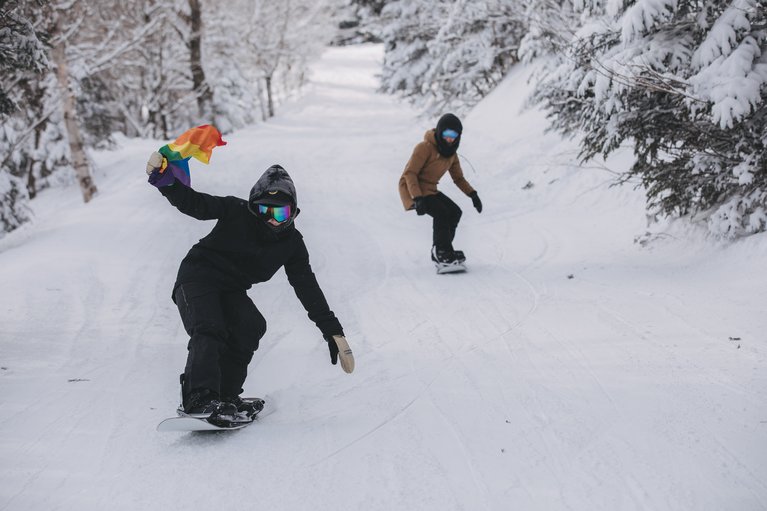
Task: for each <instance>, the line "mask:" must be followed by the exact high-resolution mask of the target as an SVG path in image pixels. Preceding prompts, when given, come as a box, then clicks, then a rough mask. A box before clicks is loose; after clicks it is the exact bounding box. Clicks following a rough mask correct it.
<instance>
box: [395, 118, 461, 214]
mask: <svg viewBox="0 0 767 511" xmlns="http://www.w3.org/2000/svg"><path fill="white" fill-rule="evenodd" d="M434 137H435V134H434V129H430V130H429V131H427V132H426V134H425V135H424V136H423V141H422V142H420V143H419V144H418V145H416V146H415V149H413V155H412V156H411V157H410V160H408V162H407V165H405V171H404V172H403V173H402V177H401V178H400V179H399V195H400V198H401V199H402V205H403V206H405V210H409V209H413V207H414V205H415V203H414V202H413V198H414V197H422V196H425V195H435V194H436V193H437V183H439V180H440V179H441V178H442V176H444V175H445V172H450V177H452V178H453V182H454V183H455V184H456V186H457V187H458V188H460V189H461V191H462V192H463V193H465V194H466V195H471V193H472V192H473V191H474V188H472V187H471V185H470V184H469V182H468V181H466V179H465V178H464V177H463V170H462V169H461V163H460V162H459V161H458V155H457V154H454V155H453V156H450V157H447V158H446V157H444V156H442V155H441V154H439V152H438V151H437V141H436V139H435V138H434Z"/></svg>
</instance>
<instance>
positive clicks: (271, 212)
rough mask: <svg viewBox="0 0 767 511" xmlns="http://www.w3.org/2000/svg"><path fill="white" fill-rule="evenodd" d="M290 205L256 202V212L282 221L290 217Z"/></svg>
mask: <svg viewBox="0 0 767 511" xmlns="http://www.w3.org/2000/svg"><path fill="white" fill-rule="evenodd" d="M290 212H291V209H290V205H286V206H272V205H270V204H258V214H259V215H261V216H265V217H268V218H274V219H275V220H276V221H277V222H280V223H282V222H284V221H285V220H287V219H288V218H290Z"/></svg>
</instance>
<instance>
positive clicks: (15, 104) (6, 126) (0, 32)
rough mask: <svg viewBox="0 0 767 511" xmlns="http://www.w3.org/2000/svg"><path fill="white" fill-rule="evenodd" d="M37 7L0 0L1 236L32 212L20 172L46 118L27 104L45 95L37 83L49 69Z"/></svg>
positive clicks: (28, 162)
mask: <svg viewBox="0 0 767 511" xmlns="http://www.w3.org/2000/svg"><path fill="white" fill-rule="evenodd" d="M41 11H42V9H41V8H40V6H39V5H37V4H35V3H34V2H27V1H24V0H18V1H15V0H11V1H8V0H0V126H1V128H0V235H2V233H4V232H8V231H11V230H13V229H15V228H16V227H18V226H19V225H21V224H22V223H23V222H25V221H27V220H28V219H29V216H30V213H29V207H28V201H29V192H28V190H27V187H26V185H25V182H24V175H25V172H27V171H28V169H29V168H30V167H31V165H32V152H33V151H34V145H33V144H32V143H31V142H32V141H34V139H35V138H36V137H35V136H34V133H35V131H36V130H37V131H38V132H39V131H41V130H42V129H43V125H44V122H45V121H44V119H43V120H40V119H39V118H38V117H39V112H37V111H35V110H34V109H30V108H28V105H29V104H30V103H32V102H35V101H37V100H38V99H39V98H40V97H41V96H42V95H44V93H43V92H42V91H43V89H42V88H41V87H40V86H39V81H40V80H41V78H42V77H44V76H45V73H46V71H47V69H48V67H49V62H48V57H47V54H46V51H47V49H46V46H45V43H46V41H47V38H48V36H49V34H47V33H46V32H45V31H42V30H40V29H38V28H37V27H36V26H35V25H36V21H37V20H38V19H39V18H40V17H41Z"/></svg>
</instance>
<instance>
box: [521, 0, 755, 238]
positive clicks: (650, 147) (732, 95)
mask: <svg viewBox="0 0 767 511" xmlns="http://www.w3.org/2000/svg"><path fill="white" fill-rule="evenodd" d="M579 3H580V5H577V6H578V8H579V12H580V14H581V19H580V29H579V30H578V31H577V32H576V33H575V35H574V37H573V38H572V39H571V40H570V41H569V42H568V43H567V44H566V45H561V44H560V45H558V46H559V47H558V49H559V50H560V52H561V53H560V54H561V57H560V58H559V59H558V61H557V63H556V66H554V67H553V68H551V69H550V71H549V74H548V75H547V76H546V77H545V78H544V79H543V80H542V81H541V82H540V84H539V86H538V87H537V91H536V95H535V100H537V101H538V102H540V103H541V104H543V105H544V107H545V108H546V109H547V110H548V111H549V115H550V118H551V120H552V124H553V126H554V127H555V128H556V129H558V130H560V131H561V132H562V133H564V134H567V135H571V136H572V135H575V134H582V135H583V137H582V140H581V157H582V158H583V159H585V160H587V159H589V158H592V157H594V156H595V155H597V154H602V155H604V156H606V155H608V154H610V153H611V152H612V151H614V150H615V149H616V148H617V147H618V146H619V145H620V144H621V143H623V142H624V141H631V142H632V143H633V147H634V153H635V156H636V161H635V163H634V165H633V166H632V168H631V170H630V172H629V173H628V174H626V175H625V176H624V180H629V179H632V178H638V179H639V181H640V182H641V183H642V185H644V187H645V188H646V190H647V198H648V207H649V209H650V211H651V212H654V213H656V214H663V215H673V216H679V215H692V214H702V215H704V216H705V217H706V218H708V221H709V227H710V229H711V231H712V232H714V233H717V234H720V235H725V236H738V235H743V234H748V233H753V232H757V231H762V230H764V229H765V228H766V227H767V214H766V210H767V172H766V171H765V167H766V166H767V150H766V148H767V135H766V134H767V110H766V106H765V91H766V87H767V61H766V60H765V57H767V55H765V50H767V44H766V42H767V19H765V16H766V12H767V11H765V9H764V8H763V5H762V6H761V7H760V5H759V2H758V1H757V0H734V1H733V2H730V3H727V4H725V3H723V2H704V1H698V0H636V1H626V2H624V1H618V0H613V1H609V2H607V3H606V5H605V4H603V3H602V2H600V1H599V0H588V1H585V2H579ZM538 42H540V41H538ZM526 43H527V46H526V47H525V51H528V50H527V49H528V48H536V47H537V48H542V47H545V44H543V45H541V44H537V45H536V41H534V40H528V41H526Z"/></svg>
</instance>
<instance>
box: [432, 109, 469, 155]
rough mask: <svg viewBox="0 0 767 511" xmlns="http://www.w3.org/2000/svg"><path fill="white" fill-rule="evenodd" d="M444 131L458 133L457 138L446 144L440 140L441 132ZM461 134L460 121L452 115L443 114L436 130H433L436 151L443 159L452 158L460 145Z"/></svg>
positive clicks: (461, 125) (461, 126)
mask: <svg viewBox="0 0 767 511" xmlns="http://www.w3.org/2000/svg"><path fill="white" fill-rule="evenodd" d="M445 130H454V131H457V132H458V138H456V139H455V142H453V143H452V144H448V143H447V142H445V140H444V139H443V138H442V132H443V131H445ZM461 133H463V124H461V120H460V119H459V118H458V117H456V116H455V115H453V114H445V115H443V116H442V117H440V118H439V121H437V129H436V130H434V138H435V139H436V142H437V151H438V152H439V154H441V155H442V156H445V157H449V156H453V155H454V154H455V152H456V151H457V150H458V145H459V144H460V143H461Z"/></svg>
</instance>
